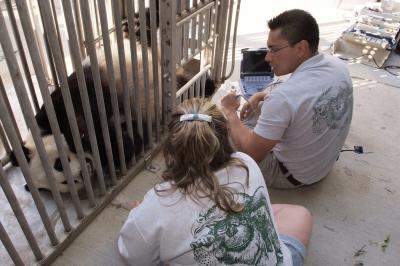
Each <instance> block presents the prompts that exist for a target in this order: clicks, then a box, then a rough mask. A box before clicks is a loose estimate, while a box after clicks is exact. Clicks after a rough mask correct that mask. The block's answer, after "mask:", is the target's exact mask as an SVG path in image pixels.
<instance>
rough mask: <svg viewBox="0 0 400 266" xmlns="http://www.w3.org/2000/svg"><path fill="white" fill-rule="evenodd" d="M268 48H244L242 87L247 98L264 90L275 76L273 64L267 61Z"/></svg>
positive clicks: (241, 72) (241, 71)
mask: <svg viewBox="0 0 400 266" xmlns="http://www.w3.org/2000/svg"><path fill="white" fill-rule="evenodd" d="M266 54H267V49H266V48H259V49H250V48H245V49H242V62H241V64H240V82H239V85H240V89H241V90H242V94H243V95H244V97H245V98H250V97H251V96H252V95H253V94H255V93H256V92H259V91H262V90H264V89H265V88H266V87H267V86H268V84H269V83H271V82H272V80H273V78H274V73H273V72H272V69H271V66H270V64H269V63H268V62H266V61H265V56H266Z"/></svg>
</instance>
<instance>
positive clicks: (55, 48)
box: [38, 1, 96, 206]
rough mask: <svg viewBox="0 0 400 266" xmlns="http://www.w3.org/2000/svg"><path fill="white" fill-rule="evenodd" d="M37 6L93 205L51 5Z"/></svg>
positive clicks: (93, 203) (42, 2)
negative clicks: (41, 13) (41, 12)
mask: <svg viewBox="0 0 400 266" xmlns="http://www.w3.org/2000/svg"><path fill="white" fill-rule="evenodd" d="M38 3H39V8H40V9H41V10H42V11H43V14H44V16H43V17H44V26H45V29H46V33H47V37H48V38H49V43H50V49H51V52H52V53H53V56H54V62H55V65H56V71H57V76H58V78H59V81H60V85H61V86H60V88H61V93H62V98H63V101H64V105H65V109H66V112H67V114H66V115H67V118H68V122H69V125H70V129H71V133H72V138H73V141H74V145H75V148H76V154H77V156H78V159H79V162H80V165H81V172H82V177H83V181H84V185H85V189H86V192H87V194H88V199H89V204H90V206H95V205H96V202H95V199H94V193H93V188H92V184H91V180H90V175H89V171H88V169H87V165H86V160H85V154H84V150H83V147H82V142H81V138H80V133H79V128H78V124H77V121H76V116H75V111H74V106H73V103H72V99H71V94H70V89H69V86H68V81H67V74H66V72H65V65H64V61H63V59H62V54H61V52H60V47H59V45H58V43H57V36H56V34H57V33H56V30H55V27H54V24H53V23H52V20H51V12H50V11H51V7H50V4H49V3H48V2H46V1H39V2H38Z"/></svg>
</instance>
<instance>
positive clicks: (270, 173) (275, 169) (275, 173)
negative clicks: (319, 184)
mask: <svg viewBox="0 0 400 266" xmlns="http://www.w3.org/2000/svg"><path fill="white" fill-rule="evenodd" d="M258 166H259V167H260V169H261V172H262V174H263V176H264V180H265V183H266V184H267V187H269V188H279V189H293V188H298V187H302V186H304V184H301V183H300V182H299V184H294V183H295V182H293V177H292V175H291V174H290V173H289V172H286V173H284V171H283V170H282V166H280V165H279V161H278V159H277V158H276V157H275V155H274V153H273V152H269V153H268V155H267V156H265V158H264V159H263V160H262V161H261V162H259V163H258ZM288 178H289V179H288ZM297 182H298V181H297Z"/></svg>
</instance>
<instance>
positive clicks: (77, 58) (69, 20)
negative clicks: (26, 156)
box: [62, 1, 106, 195]
mask: <svg viewBox="0 0 400 266" xmlns="http://www.w3.org/2000/svg"><path fill="white" fill-rule="evenodd" d="M62 5H63V9H64V15H65V23H66V27H67V30H68V35H69V36H70V39H69V45H70V53H71V58H72V63H73V65H74V69H75V73H76V77H77V80H78V86H79V92H80V96H81V101H82V107H83V114H84V116H85V121H86V124H87V128H88V134H89V140H90V147H91V149H92V155H93V158H94V167H95V169H96V175H97V179H98V181H99V186H100V194H101V195H104V194H106V187H105V182H104V173H103V168H102V166H101V159H100V155H99V148H98V145H97V137H96V132H95V129H94V123H93V116H92V110H91V109H90V102H89V95H88V89H87V87H86V82H85V76H84V73H83V67H82V63H81V54H80V52H79V44H78V40H77V38H76V36H77V35H76V31H75V29H76V28H75V24H74V20H73V14H72V8H71V3H69V2H68V1H62Z"/></svg>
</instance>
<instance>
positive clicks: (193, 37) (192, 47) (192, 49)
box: [190, 0, 197, 56]
mask: <svg viewBox="0 0 400 266" xmlns="http://www.w3.org/2000/svg"><path fill="white" fill-rule="evenodd" d="M196 7H197V0H193V7H192V10H193V11H195V10H196ZM191 22H192V30H191V32H190V52H191V56H194V55H195V53H196V51H195V49H196V35H197V15H196V16H194V17H193V18H192V19H191Z"/></svg>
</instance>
